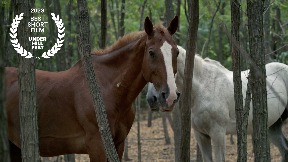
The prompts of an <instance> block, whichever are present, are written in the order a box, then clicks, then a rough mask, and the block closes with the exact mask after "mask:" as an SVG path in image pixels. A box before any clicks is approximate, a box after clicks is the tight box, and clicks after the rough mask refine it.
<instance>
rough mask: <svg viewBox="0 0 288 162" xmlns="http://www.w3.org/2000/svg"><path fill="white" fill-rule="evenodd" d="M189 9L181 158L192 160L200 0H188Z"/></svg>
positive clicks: (182, 159)
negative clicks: (194, 79) (194, 84)
mask: <svg viewBox="0 0 288 162" xmlns="http://www.w3.org/2000/svg"><path fill="white" fill-rule="evenodd" d="M187 3H188V9H189V28H188V42H187V55H186V59H185V70H184V83H183V85H184V87H183V92H182V93H183V96H182V101H183V102H182V103H181V108H180V110H181V153H180V160H177V161H185V162H186V161H190V138H191V107H192V103H193V101H192V100H193V96H192V79H193V68H194V57H195V53H196V40H197V31H198V24H199V1H198V0H192V1H187Z"/></svg>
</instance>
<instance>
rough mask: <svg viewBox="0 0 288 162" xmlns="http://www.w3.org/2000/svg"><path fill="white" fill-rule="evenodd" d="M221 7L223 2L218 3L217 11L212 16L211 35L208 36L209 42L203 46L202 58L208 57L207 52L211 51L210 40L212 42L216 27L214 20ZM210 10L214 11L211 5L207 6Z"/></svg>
mask: <svg viewBox="0 0 288 162" xmlns="http://www.w3.org/2000/svg"><path fill="white" fill-rule="evenodd" d="M206 4H209V3H208V2H206ZM220 6H221V0H220V1H219V2H218V4H217V6H216V10H215V12H214V13H213V15H212V18H211V21H210V27H209V34H208V39H207V42H206V43H205V44H204V45H203V48H202V49H203V52H202V53H201V56H202V57H206V56H207V51H209V49H210V40H211V35H212V30H213V25H214V20H215V17H216V14H217V12H218V11H219V9H220ZM207 7H208V10H209V11H212V8H211V6H210V5H207Z"/></svg>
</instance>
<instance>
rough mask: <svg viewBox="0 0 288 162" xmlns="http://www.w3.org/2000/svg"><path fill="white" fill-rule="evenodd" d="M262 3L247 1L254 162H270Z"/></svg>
mask: <svg viewBox="0 0 288 162" xmlns="http://www.w3.org/2000/svg"><path fill="white" fill-rule="evenodd" d="M263 11H264V1H254V0H248V1H247V15H248V31H249V48H250V56H251V59H252V61H253V64H251V65H250V73H251V81H252V82H251V84H252V85H251V88H252V89H251V92H252V105H253V151H254V156H255V162H258V161H259V162H260V161H261V162H262V161H270V145H269V142H268V136H267V134H268V132H267V119H268V113H267V89H266V69H265V52H264V38H263V34H264V33H263Z"/></svg>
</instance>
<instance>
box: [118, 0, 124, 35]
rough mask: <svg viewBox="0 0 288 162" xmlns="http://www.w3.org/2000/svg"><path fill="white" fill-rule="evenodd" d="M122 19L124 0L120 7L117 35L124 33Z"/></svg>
mask: <svg viewBox="0 0 288 162" xmlns="http://www.w3.org/2000/svg"><path fill="white" fill-rule="evenodd" d="M124 20H125V0H122V3H121V9H120V20H119V25H118V33H119V37H122V36H123V35H124V34H125V25H124Z"/></svg>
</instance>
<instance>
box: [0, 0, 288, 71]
mask: <svg viewBox="0 0 288 162" xmlns="http://www.w3.org/2000/svg"><path fill="white" fill-rule="evenodd" d="M219 1H220V0H219ZM219 1H208V0H203V1H200V2H199V3H200V4H199V5H200V22H199V29H198V39H197V53H198V54H201V55H202V56H204V57H210V58H212V59H216V60H219V58H220V57H219V56H220V55H223V56H222V58H223V60H219V61H220V62H221V63H222V64H223V65H224V66H225V67H227V68H229V69H231V62H232V60H231V57H230V55H231V54H230V40H229V35H230V30H231V29H230V28H231V27H230V26H231V16H230V2H226V1H222V2H225V3H226V4H225V8H224V14H223V15H221V14H220V12H219V10H218V11H217V12H216V10H217V5H218V3H219ZM68 2H69V1H63V0H61V1H60V5H61V8H62V9H61V15H62V16H61V18H62V19H63V21H64V26H65V27H66V29H65V34H66V35H65V43H66V46H65V47H66V51H67V48H68V43H69V42H68V38H72V39H73V41H72V46H73V55H72V58H71V59H72V61H73V63H72V65H73V64H74V63H75V62H76V61H77V60H78V51H77V36H78V33H77V30H78V29H77V26H78V13H77V5H76V3H77V1H76V0H73V5H72V6H73V7H72V10H71V11H70V14H71V15H72V22H71V28H72V30H71V32H69V31H68V30H67V27H68V26H67V25H68V15H67V11H66V7H67V5H68ZM87 2H88V9H89V15H90V25H91V26H90V30H91V47H92V49H93V48H94V49H98V48H99V40H100V32H101V31H100V27H101V8H100V2H101V1H100V0H97V1H95V0H87ZM143 2H144V0H139V1H127V0H126V4H125V23H124V24H125V33H126V34H127V33H130V32H134V31H138V30H139V27H140V23H143V22H144V20H140V16H141V15H140V14H141V13H140V10H141V6H142V5H143ZM2 3H5V4H6V5H5V6H6V8H5V19H6V21H5V22H6V23H7V19H8V17H7V15H8V13H9V10H10V9H9V3H10V1H9V0H3V1H2ZM173 3H174V9H175V11H176V3H175V1H173ZM164 4H165V1H164V0H159V1H147V4H146V6H145V10H144V14H143V19H144V18H145V17H146V16H149V17H150V18H151V19H152V21H153V23H159V22H161V21H163V20H164V15H165V5H164ZM51 5H52V8H53V4H51ZM35 7H37V8H45V9H46V7H45V1H35ZM120 7H121V1H117V0H108V1H107V16H108V17H107V20H108V21H107V42H106V44H107V46H109V45H112V44H113V43H114V42H115V41H116V40H117V39H118V36H117V33H118V18H119V17H120V16H118V15H119V14H120ZM241 7H242V9H241V14H242V16H241V21H242V23H241V26H240V39H241V44H242V48H243V50H244V51H246V52H249V50H248V45H247V42H248V32H247V17H246V1H241ZM276 7H278V8H279V9H280V11H281V20H280V21H277V23H278V24H280V27H281V30H280V31H278V30H274V29H273V21H275V17H276V12H275V8H276ZM287 8H288V1H285V0H275V1H273V3H272V2H271V4H270V7H269V9H270V33H271V36H274V37H275V38H277V44H276V47H275V48H276V49H279V48H281V49H280V50H279V51H277V52H276V56H275V57H274V59H275V60H276V61H280V62H284V63H287V51H288V47H283V46H284V45H286V44H287V42H288V35H287V33H288V23H287V22H288V18H287V16H285V15H288V10H287ZM111 12H112V13H114V21H115V27H114V24H113V19H112V16H111ZM215 12H216V14H215ZM214 15H215V16H214ZM213 16H214V21H213V26H211V22H212V21H211V20H212V18H213ZM13 17H14V15H13ZM43 17H44V20H45V21H47V20H48V17H47V16H46V15H45V16H43ZM6 25H7V26H9V24H6ZM7 26H6V27H7ZM187 27H188V23H187V18H186V15H185V8H184V1H182V5H181V10H180V29H179V35H177V37H178V38H179V40H180V42H179V45H181V46H183V47H186V45H187V44H186V42H187ZM220 27H223V33H222V35H221V36H222V41H223V42H222V44H219V40H220V35H219V34H220V33H219V29H220ZM210 30H211V31H210ZM210 34H211V35H210ZM40 35H43V36H46V37H47V39H48V40H49V42H52V44H54V43H55V41H56V37H57V36H56V35H49V26H48V25H47V26H46V28H45V32H44V33H40ZM209 35H210V41H208V38H209ZM276 36H277V37H276ZM270 42H271V46H272V45H273V40H272V39H271V40H270ZM70 44H71V43H70ZM10 46H11V45H10ZM9 48H10V50H9V51H10V52H9V53H11V54H10V55H11V56H13V57H11V58H9V60H17V59H16V58H17V57H16V56H17V54H16V53H15V51H13V49H12V50H11V48H12V47H9ZM49 48H51V47H49V46H48V45H45V49H44V51H45V50H47V49H49ZM276 49H274V50H276ZM220 51H223V52H220ZM42 52H43V51H41V50H37V51H35V53H39V54H40V55H41V54H42ZM67 57H68V56H67ZM69 57H71V56H69ZM67 59H70V58H67ZM13 62H14V65H17V64H16V62H17V61H13ZM37 64H38V65H39V66H38V68H41V69H47V66H48V65H49V66H50V67H52V70H55V69H53V68H55V67H56V60H55V58H52V59H51V61H49V63H47V60H46V59H45V60H44V59H41V60H39V61H38V63H37ZM47 64H48V65H47ZM51 64H52V65H51ZM12 65H13V64H12ZM50 70H51V69H50Z"/></svg>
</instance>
